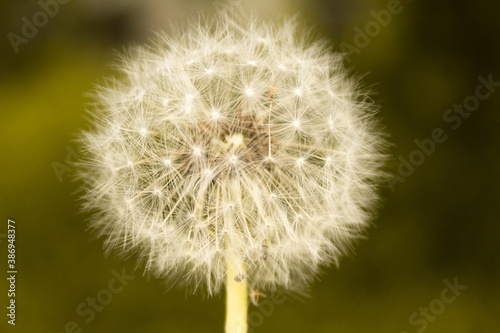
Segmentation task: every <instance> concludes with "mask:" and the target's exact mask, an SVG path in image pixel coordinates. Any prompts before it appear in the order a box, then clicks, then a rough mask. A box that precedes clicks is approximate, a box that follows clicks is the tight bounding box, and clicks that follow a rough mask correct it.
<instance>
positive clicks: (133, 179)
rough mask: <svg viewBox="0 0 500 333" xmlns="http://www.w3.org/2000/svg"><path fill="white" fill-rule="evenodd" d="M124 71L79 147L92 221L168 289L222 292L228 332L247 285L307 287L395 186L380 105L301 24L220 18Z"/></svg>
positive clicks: (109, 242) (238, 317)
mask: <svg viewBox="0 0 500 333" xmlns="http://www.w3.org/2000/svg"><path fill="white" fill-rule="evenodd" d="M120 68H121V70H122V72H123V77H121V78H120V79H117V80H112V81H110V82H109V84H107V85H105V86H103V87H100V88H98V89H97V93H96V97H97V103H96V107H95V110H93V119H94V126H93V129H91V130H89V131H88V132H85V133H84V134H83V135H82V140H81V141H82V143H83V147H84V149H83V150H84V153H85V158H84V159H83V160H82V161H81V162H80V177H81V178H82V179H83V180H84V182H85V186H84V188H85V194H84V199H85V203H86V205H85V206H86V208H88V209H91V210H92V211H93V212H94V215H93V219H92V221H91V223H92V226H93V227H95V228H96V229H98V230H99V231H100V233H101V234H102V235H104V236H105V239H106V246H107V247H108V248H110V249H113V248H115V249H118V250H119V251H123V252H129V251H132V252H136V253H138V254H139V256H140V258H141V259H143V260H144V262H145V266H146V269H147V270H148V271H151V272H153V273H155V274H156V275H158V276H160V277H164V278H166V279H167V280H169V281H171V282H173V283H179V284H185V285H188V286H190V287H191V288H192V289H193V290H199V289H202V290H205V292H206V293H207V294H208V295H213V294H216V293H218V292H219V291H220V289H221V287H223V286H225V287H226V290H227V302H228V304H227V308H228V310H227V311H228V313H227V322H226V332H236V330H237V329H241V330H240V331H239V332H244V331H245V330H246V309H247V303H248V290H251V291H256V290H267V291H269V292H272V291H274V290H276V289H277V288H285V289H293V290H301V289H302V288H304V287H305V286H307V285H308V284H309V283H310V282H311V281H312V280H313V279H314V277H315V276H316V275H317V274H318V272H319V270H320V268H321V267H324V266H328V265H329V264H332V263H334V264H337V263H338V261H339V258H340V257H341V256H342V255H345V254H346V252H347V251H348V250H349V249H350V247H351V245H352V242H353V240H355V239H356V238H358V237H359V236H360V235H362V233H363V232H364V231H365V229H366V227H367V225H368V223H369V221H370V219H371V217H372V213H373V210H374V206H375V205H376V203H377V199H378V195H377V188H378V185H379V184H380V183H381V181H382V180H383V179H384V177H385V174H384V172H383V171H382V166H383V163H384V161H385V159H386V158H385V155H384V151H385V145H386V143H385V140H384V135H383V134H382V133H381V132H380V130H379V129H378V125H377V122H376V121H375V120H374V119H373V115H374V113H375V111H374V110H375V108H374V107H373V105H372V104H371V102H370V100H369V98H368V97H367V95H366V93H365V92H363V91H361V90H360V89H359V88H358V84H357V83H356V82H355V81H354V80H352V79H349V78H348V77H347V75H346V71H345V70H344V69H343V65H342V57H341V56H340V55H337V54H333V53H331V52H330V51H329V49H328V48H327V46H326V45H325V43H323V42H314V43H313V42H311V43H309V42H306V41H305V39H304V38H302V37H301V36H300V33H299V32H298V29H297V24H296V22H295V21H294V20H288V21H285V22H284V23H282V24H281V25H278V26H277V25H273V24H270V23H265V22H259V21H258V20H257V19H254V18H242V17H240V15H239V14H238V15H236V14H232V13H228V12H227V11H226V12H221V13H220V14H219V16H218V17H217V18H216V19H215V20H213V21H212V22H205V23H199V22H196V23H193V25H192V27H191V28H190V29H188V30H187V31H185V32H182V33H179V35H177V36H175V38H170V37H166V36H163V35H161V36H160V37H159V38H158V40H157V41H156V42H155V43H153V44H151V45H150V46H148V47H144V48H139V49H136V50H135V51H134V52H131V54H130V55H128V56H125V57H124V59H123V61H122V62H121V66H120ZM256 295H264V294H262V293H260V292H259V294H255V293H252V297H251V298H252V301H253V302H254V303H257V300H258V297H257V298H256Z"/></svg>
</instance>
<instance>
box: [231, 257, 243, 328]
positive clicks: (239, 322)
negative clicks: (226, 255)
mask: <svg viewBox="0 0 500 333" xmlns="http://www.w3.org/2000/svg"><path fill="white" fill-rule="evenodd" d="M226 265H227V275H226V333H246V332H247V309H248V288H247V283H246V276H245V273H246V272H245V268H244V267H243V265H238V263H237V262H235V261H234V260H233V259H232V258H231V259H228V260H227V263H226Z"/></svg>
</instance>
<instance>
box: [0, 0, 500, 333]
mask: <svg viewBox="0 0 500 333" xmlns="http://www.w3.org/2000/svg"><path fill="white" fill-rule="evenodd" d="M266 2H267V4H266ZM159 3H160V1H156V2H155V1H153V0H149V1H138V0H137V1H79V0H73V1H70V2H69V3H68V4H65V5H63V6H61V7H60V8H59V13H58V14H57V15H55V16H54V17H53V18H51V19H50V20H49V22H48V24H47V25H46V26H44V27H42V28H40V31H39V32H38V34H37V35H36V36H35V37H34V38H33V39H31V40H30V41H29V43H28V44H26V45H20V47H19V52H18V53H17V54H16V53H15V52H14V50H13V48H12V47H11V45H10V43H9V40H8V39H7V33H9V32H14V33H17V34H19V33H20V30H21V27H22V24H23V23H22V21H21V18H22V17H23V16H27V17H29V18H30V17H32V15H33V14H34V13H36V12H37V11H38V10H40V7H39V5H38V4H37V2H36V1H34V0H29V1H22V2H21V1H2V3H1V4H0V10H1V14H0V21H1V23H0V28H1V29H0V30H1V42H0V56H1V65H0V73H1V74H0V75H1V77H0V105H1V114H0V135H1V141H0V153H1V166H0V170H1V175H0V193H1V202H0V212H1V214H0V216H1V219H2V221H1V223H0V242H1V243H0V246H1V251H0V253H1V257H0V262H1V263H2V264H1V265H0V267H1V272H0V277H1V279H0V280H1V283H0V295H1V296H0V309H4V310H1V311H0V312H1V313H0V318H3V319H1V322H0V332H22V333H31V332H35V333H36V332H64V327H65V325H66V323H68V322H70V321H75V322H76V323H77V325H78V327H79V328H80V329H82V332H95V333H101V332H103V333H104V332H106V333H108V332H124V333H125V332H141V333H147V332H222V327H223V320H224V302H223V297H222V296H220V297H216V298H214V299H209V300H203V299H202V297H200V296H189V295H186V293H185V291H183V290H170V291H168V292H167V291H166V288H165V286H164V285H163V282H162V281H160V280H156V279H154V278H151V277H149V278H148V277H147V276H143V273H142V272H143V270H142V267H139V269H138V270H135V258H129V259H127V260H125V261H123V260H121V259H119V258H116V257H115V256H113V255H111V256H105V255H104V254H103V251H102V240H96V239H95V236H94V235H93V234H92V233H90V232H88V231H87V230H86V222H85V221H86V219H87V218H88V216H87V215H86V214H83V213H79V210H78V205H77V203H76V196H75V195H73V192H74V191H75V190H76V189H77V187H78V184H77V183H74V182H72V181H71V180H70V178H71V172H70V171H69V172H66V173H64V174H63V175H62V181H60V180H59V179H58V177H57V175H56V173H55V171H54V169H53V166H54V162H56V163H60V165H68V163H67V162H68V161H66V159H67V155H68V152H67V147H69V149H76V148H77V146H76V145H75V144H74V143H72V140H73V139H74V138H75V135H76V133H78V131H80V130H81V129H83V128H86V127H87V126H88V124H87V123H86V121H85V119H84V110H85V108H86V103H88V102H90V100H89V99H88V98H87V97H85V93H86V92H88V91H90V90H91V89H92V86H93V84H95V83H99V82H102V77H103V76H109V75H111V74H112V73H113V71H112V68H111V67H110V66H109V63H110V62H112V61H113V60H114V58H115V51H116V50H118V51H120V50H123V49H124V48H125V47H128V46H129V45H131V44H134V43H141V42H143V41H145V40H147V38H148V37H151V36H152V33H151V31H152V30H157V29H165V30H166V31H169V24H170V22H173V23H178V24H180V25H182V24H184V23H185V22H186V20H187V19H188V17H189V16H191V15H195V14H196V13H197V11H198V10H200V9H202V10H204V11H205V12H206V13H207V14H208V15H211V13H212V12H213V8H214V6H213V5H212V3H211V2H210V1H203V2H202V1H189V2H188V1H180V0H179V1H170V2H168V1H162V2H161V3H163V5H162V6H160V8H156V9H151V8H155V7H154V6H155V5H158V4H159ZM256 3H257V4H256V5H255V6H256V8H257V9H258V10H259V11H260V13H261V15H263V16H268V17H273V16H276V15H277V14H278V13H280V12H285V13H292V14H293V13H297V12H300V13H302V15H303V17H304V18H305V19H306V21H307V22H308V23H307V25H313V26H315V29H316V30H315V31H316V35H317V36H323V37H326V38H329V39H330V40H331V41H332V44H333V45H334V48H335V50H337V51H339V50H340V47H339V45H341V43H349V44H350V45H355V44H354V39H355V36H356V31H355V28H356V27H359V28H360V29H362V30H364V29H365V25H366V24H367V23H368V22H370V21H373V17H372V16H371V14H370V11H372V10H375V11H379V10H382V9H385V8H386V7H387V1H379V0H377V1H368V0H336V1H333V0H332V1H326V0H309V1H304V0H302V1H299V0H294V1H289V2H287V3H286V5H283V3H285V1H278V2H275V3H271V1H257V2H256ZM99 4H100V5H99ZM282 5H283V6H282ZM401 6H402V8H403V10H402V12H401V13H399V14H397V15H394V16H393V17H392V19H391V22H390V24H388V25H387V26H386V27H383V28H382V29H381V31H380V33H379V34H378V35H377V36H374V37H372V38H370V41H369V43H368V44H367V45H366V47H364V48H362V49H361V50H360V52H359V53H356V54H353V55H352V56H351V57H350V59H351V61H350V62H349V63H348V66H349V68H350V70H351V72H352V73H353V74H354V75H358V76H359V75H363V76H364V82H365V83H366V84H367V85H369V86H371V87H372V88H373V90H374V92H376V94H374V95H373V98H374V100H375V101H376V102H377V103H378V104H380V106H381V112H380V117H381V118H382V119H383V123H384V125H385V126H386V128H387V131H388V132H389V133H390V135H391V141H392V142H393V143H394V146H393V147H392V149H391V152H392V154H393V155H394V161H393V163H392V165H391V166H390V168H391V170H392V172H394V173H395V174H397V173H398V171H397V167H398V163H399V162H398V160H397V157H398V156H400V155H401V156H403V157H405V158H408V156H409V155H410V153H411V152H412V151H413V150H414V149H416V145H415V143H414V140H415V139H419V140H422V139H425V138H429V137H430V136H431V132H432V131H433V130H434V129H435V128H442V129H443V130H444V131H445V133H446V135H447V140H446V141H445V142H444V143H441V144H438V145H437V146H436V148H435V152H434V153H433V154H432V155H431V156H428V157H426V159H425V162H424V163H423V164H422V165H421V166H419V167H417V168H416V169H415V171H414V172H413V174H412V175H411V176H409V177H408V178H407V179H406V180H405V182H404V183H398V184H397V185H396V187H395V191H391V190H390V189H385V190H384V192H383V197H384V205H383V207H382V208H381V210H380V214H379V217H378V218H377V220H376V221H375V227H373V228H372V229H371V230H370V232H369V237H368V239H366V240H363V241H361V242H360V243H359V244H358V245H357V247H356V255H355V256H354V257H351V258H345V259H344V260H343V261H342V263H341V265H340V269H338V270H337V269H334V268H331V269H327V270H326V271H325V272H324V274H322V275H321V277H320V280H319V281H317V282H316V283H315V284H314V285H313V286H312V288H311V292H310V295H311V297H310V298H303V299H302V300H301V301H297V300H290V301H286V302H285V303H283V304H279V305H278V304H276V305H275V308H274V310H273V311H272V312H273V313H272V314H270V315H262V314H260V315H259V314H258V313H261V312H258V311H264V309H260V310H259V308H255V307H251V308H250V312H251V313H253V316H254V317H252V318H253V319H254V320H257V319H258V318H259V316H262V318H264V320H263V323H262V325H260V326H259V327H257V328H255V332H325V333H326V332H346V333H350V332H381V333H390V332H394V333H400V332H402V331H406V332H408V333H412V332H417V329H418V328H421V327H422V326H421V325H418V326H412V325H410V323H409V317H410V316H411V315H412V313H414V312H415V311H419V308H420V307H426V306H428V305H429V304H430V303H431V302H434V304H436V301H434V300H435V299H439V298H440V295H441V291H442V290H443V289H444V288H445V284H444V282H443V281H444V280H445V279H448V280H449V281H453V279H454V278H458V281H459V283H460V284H462V285H467V286H468V288H467V289H466V290H465V291H463V293H462V294H461V295H460V296H459V297H458V298H456V300H455V301H454V302H452V303H450V304H447V305H446V308H445V310H444V311H443V312H442V313H441V314H440V315H438V316H437V317H436V319H435V320H434V321H433V322H429V323H428V327H426V329H425V332H429V333H432V332H454V333H465V332H474V333H477V332H499V331H500V319H499V318H500V306H499V304H500V302H499V299H500V288H499V275H500V274H499V271H500V270H499V267H500V260H499V246H498V244H499V235H500V224H499V222H500V221H499V214H498V213H499V205H500V202H499V200H498V199H499V187H500V186H499V185H500V182H499V177H498V171H499V158H498V152H499V149H498V147H499V143H500V115H499V105H500V89H499V91H497V92H495V93H493V94H492V95H491V97H490V98H488V99H487V100H485V101H482V102H481V104H480V106H479V108H478V109H477V110H476V111H475V112H473V113H472V114H471V115H470V117H469V118H467V119H465V120H464V121H463V123H462V124H461V126H460V127H459V128H458V129H457V130H453V129H451V127H450V124H447V123H446V122H444V121H443V114H444V112H445V111H446V110H447V109H448V108H450V107H452V106H453V104H454V103H462V102H463V100H464V99H465V98H466V97H467V96H469V95H472V94H474V91H475V88H476V86H477V84H478V79H477V78H478V76H480V75H481V76H483V77H488V75H490V74H491V75H492V77H493V79H494V80H495V81H500V67H499V63H498V59H499V56H500V52H499V49H500V41H499V36H500V34H499V32H500V29H499V28H500V23H499V22H500V20H498V15H499V12H500V5H499V4H498V3H497V2H494V1H486V0H482V1H472V0H470V1H452V0H446V1H435V0H425V1H424V0H413V1H409V0H401ZM148 8H149V9H148ZM343 45H346V44H343ZM69 157H70V159H73V156H71V155H70V156H69ZM60 165H59V166H60ZM7 218H13V219H15V221H16V222H17V249H18V253H17V255H18V258H17V259H18V271H19V273H18V281H17V288H18V290H17V291H18V294H17V303H18V313H17V315H18V318H17V325H16V327H15V328H13V327H8V325H7V324H6V316H5V312H6V310H5V307H6V306H7V297H6V290H7V285H6V283H5V282H6V280H5V278H4V275H5V273H4V272H5V261H6V244H7V243H6V239H5V238H3V236H4V235H5V233H6V223H7ZM4 258H5V260H4ZM123 268H124V269H125V271H126V272H127V273H128V274H133V275H134V276H135V278H134V280H132V281H130V283H129V284H128V286H126V287H125V288H124V290H123V291H122V292H121V293H118V294H116V295H114V296H113V300H112V301H111V302H110V303H109V304H108V305H106V306H105V307H104V310H103V311H102V312H100V313H97V315H96V317H95V319H94V320H93V321H92V322H90V323H88V324H87V323H85V321H84V319H85V318H88V317H82V316H79V315H78V314H77V312H76V308H77V306H78V305H79V304H80V303H82V302H85V301H86V299H87V297H95V296H96V294H97V293H98V292H99V291H100V290H102V289H103V288H106V287H107V285H108V283H109V281H110V280H111V279H112V278H113V273H112V271H113V270H117V271H120V272H121V271H122V269H123ZM254 326H255V325H254Z"/></svg>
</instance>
